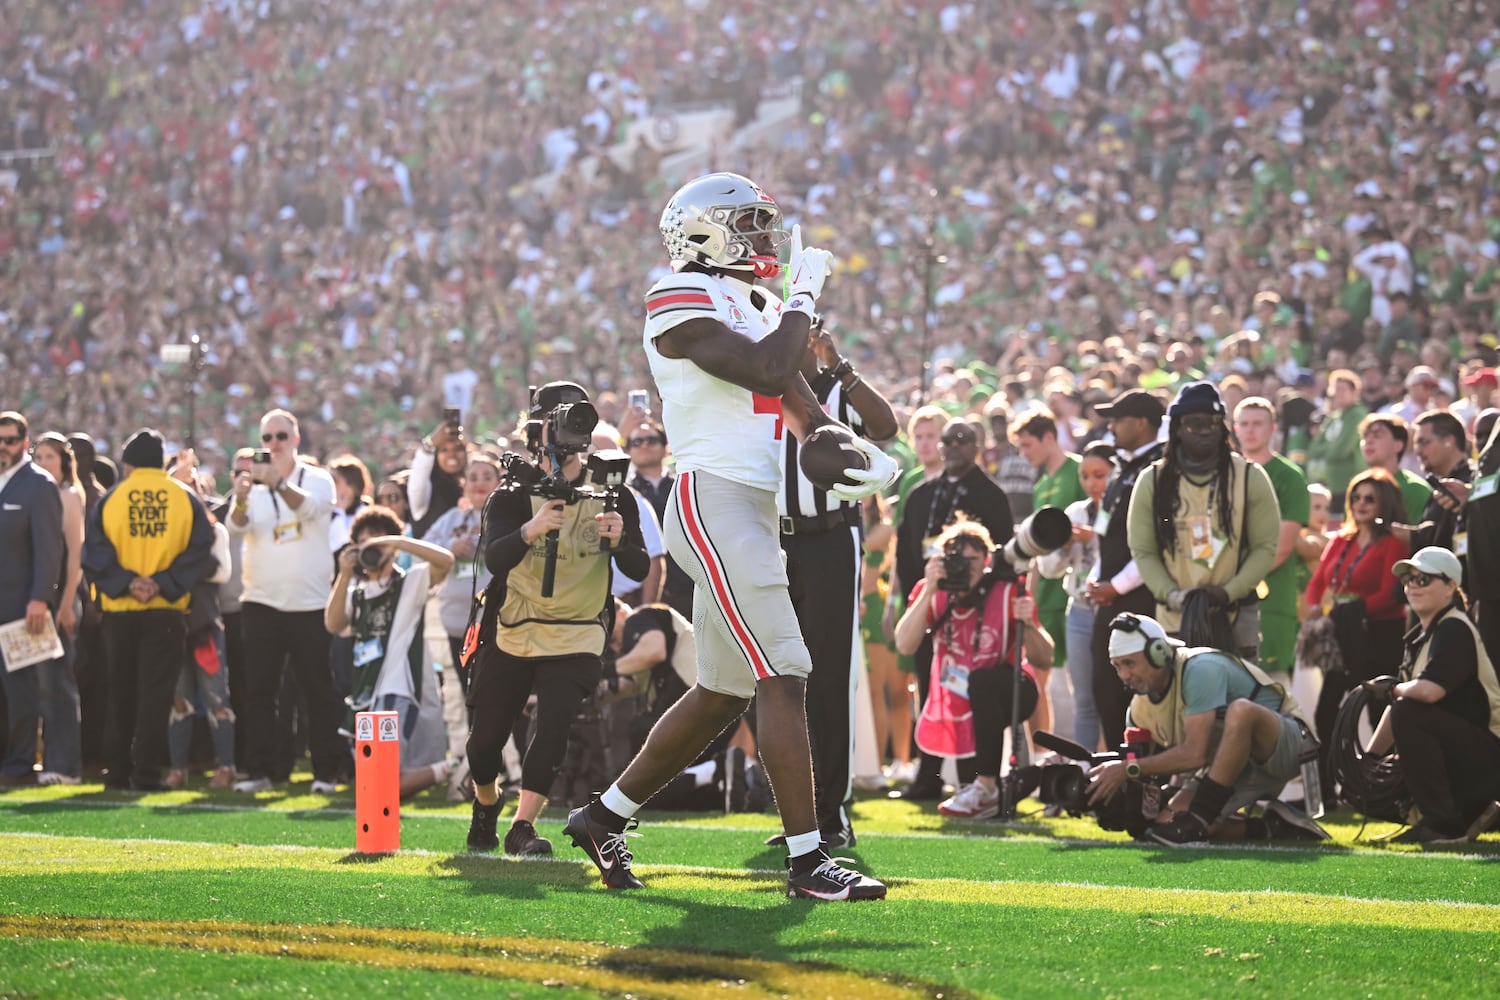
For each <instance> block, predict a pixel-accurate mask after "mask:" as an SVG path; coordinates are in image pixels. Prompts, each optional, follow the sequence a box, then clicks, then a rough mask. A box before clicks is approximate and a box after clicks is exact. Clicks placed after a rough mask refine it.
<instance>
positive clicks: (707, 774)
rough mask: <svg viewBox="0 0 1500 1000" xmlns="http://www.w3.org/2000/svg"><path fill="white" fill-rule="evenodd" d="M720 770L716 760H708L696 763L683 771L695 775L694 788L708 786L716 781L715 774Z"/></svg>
mask: <svg viewBox="0 0 1500 1000" xmlns="http://www.w3.org/2000/svg"><path fill="white" fill-rule="evenodd" d="M718 772H719V765H718V763H717V762H716V761H712V760H706V761H704V762H703V763H702V764H694V765H693V766H692V767H689V768H687V769H685V770H684V771H683V772H682V773H683V774H691V775H692V776H693V787H694V788H706V787H707V786H709V785H712V784H713V783H714V775H715V774H717V773H718Z"/></svg>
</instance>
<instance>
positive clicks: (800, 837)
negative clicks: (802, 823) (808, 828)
mask: <svg viewBox="0 0 1500 1000" xmlns="http://www.w3.org/2000/svg"><path fill="white" fill-rule="evenodd" d="M822 843H823V835H822V834H821V833H819V832H818V831H817V830H814V831H813V832H812V833H798V834H794V835H792V836H789V837H787V838H786V852H787V854H789V855H791V856H792V857H794V858H800V857H802V855H804V854H806V853H808V852H809V851H816V850H817V849H818V847H819V845H821V844H822Z"/></svg>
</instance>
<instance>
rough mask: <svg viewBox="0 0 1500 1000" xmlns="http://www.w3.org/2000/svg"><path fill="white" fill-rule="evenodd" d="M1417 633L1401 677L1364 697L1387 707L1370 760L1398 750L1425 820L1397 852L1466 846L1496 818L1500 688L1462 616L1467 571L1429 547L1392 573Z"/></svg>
mask: <svg viewBox="0 0 1500 1000" xmlns="http://www.w3.org/2000/svg"><path fill="white" fill-rule="evenodd" d="M1393 572H1394V573H1395V574H1396V577H1397V579H1399V580H1400V581H1401V586H1402V588H1403V589H1404V590H1405V591H1406V600H1407V603H1409V604H1410V605H1411V609H1412V611H1413V612H1414V613H1415V614H1416V616H1417V625H1416V627H1415V628H1413V629H1412V630H1411V631H1410V632H1408V633H1407V634H1406V659H1405V661H1404V662H1403V663H1402V664H1401V676H1400V678H1396V677H1390V676H1385V677H1377V678H1375V679H1374V680H1370V681H1366V682H1365V683H1364V685H1363V686H1364V688H1365V690H1366V691H1369V692H1370V693H1371V694H1373V695H1374V696H1375V697H1377V698H1378V699H1380V700H1381V701H1387V702H1389V703H1390V706H1389V707H1388V708H1387V709H1386V710H1385V714H1384V715H1382V716H1381V719H1380V724H1379V726H1377V727H1376V729H1375V733H1374V735H1373V736H1371V737H1370V743H1369V747H1368V752H1369V753H1375V754H1380V753H1385V752H1386V751H1388V750H1390V749H1391V746H1392V745H1393V744H1394V746H1395V748H1396V750H1397V752H1398V753H1400V755H1401V770H1402V772H1403V775H1404V780H1405V783H1406V789H1407V792H1408V793H1409V794H1410V795H1411V799H1412V801H1413V802H1414V803H1416V806H1417V808H1418V809H1419V810H1421V814H1422V819H1421V822H1419V823H1418V824H1417V825H1416V826H1413V827H1412V828H1411V829H1409V830H1407V831H1406V832H1405V833H1403V834H1401V835H1400V836H1398V837H1396V838H1394V839H1393V841H1392V842H1393V843H1398V844H1442V843H1465V842H1468V841H1471V840H1473V839H1474V838H1475V837H1477V836H1478V835H1479V834H1481V833H1483V832H1485V831H1486V830H1488V829H1490V828H1491V826H1492V825H1493V824H1494V822H1495V820H1496V819H1497V818H1500V802H1497V801H1496V799H1497V798H1500V682H1497V680H1496V677H1495V667H1494V665H1493V664H1492V663H1491V662H1490V657H1489V654H1488V653H1487V652H1486V651H1485V648H1484V644H1483V643H1482V642H1481V641H1480V639H1479V630H1478V629H1477V628H1475V627H1474V624H1473V623H1472V622H1471V621H1469V618H1468V616H1467V615H1466V614H1465V613H1464V611H1465V609H1466V607H1467V605H1468V602H1467V601H1466V600H1465V599H1464V593H1463V590H1462V589H1460V587H1459V580H1460V579H1462V577H1463V567H1462V566H1461V565H1460V563H1459V560H1458V557H1457V556H1455V555H1454V554H1453V553H1452V552H1449V551H1448V550H1447V549H1442V548H1438V547H1437V546H1435V545H1434V546H1429V547H1427V548H1424V549H1421V550H1419V551H1418V552H1417V553H1416V554H1415V555H1413V556H1412V557H1411V558H1410V559H1402V560H1401V561H1400V562H1398V563H1396V565H1395V567H1394V568H1393Z"/></svg>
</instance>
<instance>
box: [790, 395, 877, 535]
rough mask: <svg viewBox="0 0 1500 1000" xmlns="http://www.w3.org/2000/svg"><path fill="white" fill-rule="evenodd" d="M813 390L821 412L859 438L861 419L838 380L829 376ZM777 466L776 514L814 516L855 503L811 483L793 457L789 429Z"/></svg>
mask: <svg viewBox="0 0 1500 1000" xmlns="http://www.w3.org/2000/svg"><path fill="white" fill-rule="evenodd" d="M815 381H816V380H815ZM814 392H815V393H816V394H817V397H818V402H820V403H822V404H823V412H824V413H827V414H828V415H829V416H831V417H833V419H835V420H837V421H838V422H839V423H841V424H844V425H846V426H848V427H849V428H851V429H852V430H853V431H854V432H855V433H856V434H859V435H860V436H861V437H863V436H864V432H865V425H864V421H863V420H861V419H860V417H859V411H857V410H856V409H855V408H854V405H853V404H852V403H850V402H849V397H848V396H847V395H846V394H845V393H844V387H843V386H842V385H840V384H839V380H838V379H836V378H829V379H828V386H827V387H826V388H824V389H823V391H822V392H817V390H816V389H815V390H814ZM781 468H782V473H783V475H782V480H781V490H780V492H778V493H777V494H776V513H777V515H778V516H780V517H818V516H820V515H822V514H827V513H829V512H830V511H834V510H838V509H839V508H840V507H858V506H859V504H858V503H857V502H855V501H845V500H840V499H839V498H838V497H836V496H834V495H833V494H831V493H829V492H828V491H827V490H820V489H817V488H816V487H814V486H813V484H812V483H811V482H810V481H809V480H808V478H807V476H806V475H804V474H803V472H802V466H801V464H800V463H799V462H798V460H797V438H796V437H795V436H794V435H793V434H791V433H790V432H787V433H785V434H783V435H782V444H781Z"/></svg>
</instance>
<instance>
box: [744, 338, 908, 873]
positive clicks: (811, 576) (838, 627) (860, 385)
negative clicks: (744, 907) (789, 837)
mask: <svg viewBox="0 0 1500 1000" xmlns="http://www.w3.org/2000/svg"><path fill="white" fill-rule="evenodd" d="M802 375H803V377H805V378H806V379H807V382H808V385H809V386H811V387H812V391H813V394H814V395H815V396H817V398H818V402H819V403H821V404H822V405H823V409H824V411H825V412H827V413H828V414H829V415H830V416H832V417H833V418H834V419H835V420H838V421H840V422H841V423H844V424H847V425H848V426H849V427H851V428H853V429H854V430H855V431H856V432H857V433H859V434H860V435H862V436H863V437H865V438H868V439H870V440H872V441H885V440H889V439H890V438H893V437H895V436H896V431H897V426H896V415H895V414H894V413H893V412H892V411H891V404H890V403H888V402H886V400H885V398H884V397H883V396H881V395H880V393H878V392H876V391H875V390H874V389H872V388H871V387H870V386H869V385H867V384H866V383H865V381H864V380H863V379H861V378H860V377H859V373H858V372H856V371H855V370H854V367H853V366H852V365H851V364H850V363H849V362H848V361H846V360H845V359H844V358H842V357H840V356H839V352H838V347H837V345H835V344H834V341H833V337H832V336H831V335H830V334H829V333H828V331H827V330H825V329H824V328H823V321H822V320H821V319H818V320H816V321H815V322H814V323H813V326H812V333H811V334H810V336H809V337H808V343H807V352H806V353H805V355H804V356H803V359H802ZM782 442H783V443H782V468H783V473H784V475H783V476H782V483H781V492H780V493H779V494H777V497H776V513H777V515H778V516H779V517H780V520H781V549H782V551H783V552H784V553H786V572H787V580H788V583H789V584H790V589H791V595H792V606H793V607H794V608H796V611H797V623H798V624H799V625H800V626H801V628H802V637H803V640H804V641H805V642H806V643H807V649H808V652H809V653H810V654H811V655H812V673H811V674H810V675H809V676H808V679H807V735H808V742H809V743H810V744H811V747H812V763H813V785H814V788H815V791H816V802H817V805H816V808H817V815H818V830H819V831H820V832H821V833H822V835H823V842H824V843H825V844H826V845H827V846H828V847H829V848H837V847H853V846H854V828H853V826H852V825H851V823H850V816H849V807H850V805H851V804H852V803H853V800H854V780H853V762H854V695H855V691H856V690H857V686H858V681H859V676H858V674H857V673H856V672H855V671H856V660H855V657H856V656H859V657H860V660H859V662H861V663H862V662H863V657H862V656H861V655H860V654H861V653H862V650H861V648H860V642H859V565H860V555H861V549H860V537H859V535H860V528H859V525H860V512H859V504H858V503H855V502H845V501H841V500H839V499H838V498H837V497H834V496H832V495H830V494H829V493H827V492H825V491H823V490H819V489H816V488H814V486H813V485H812V483H810V482H809V481H808V479H807V477H806V476H805V475H803V474H802V468H801V466H800V464H799V463H798V460H797V439H796V438H795V437H793V436H792V435H791V434H786V435H783V438H782ZM772 839H773V840H775V838H772Z"/></svg>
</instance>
